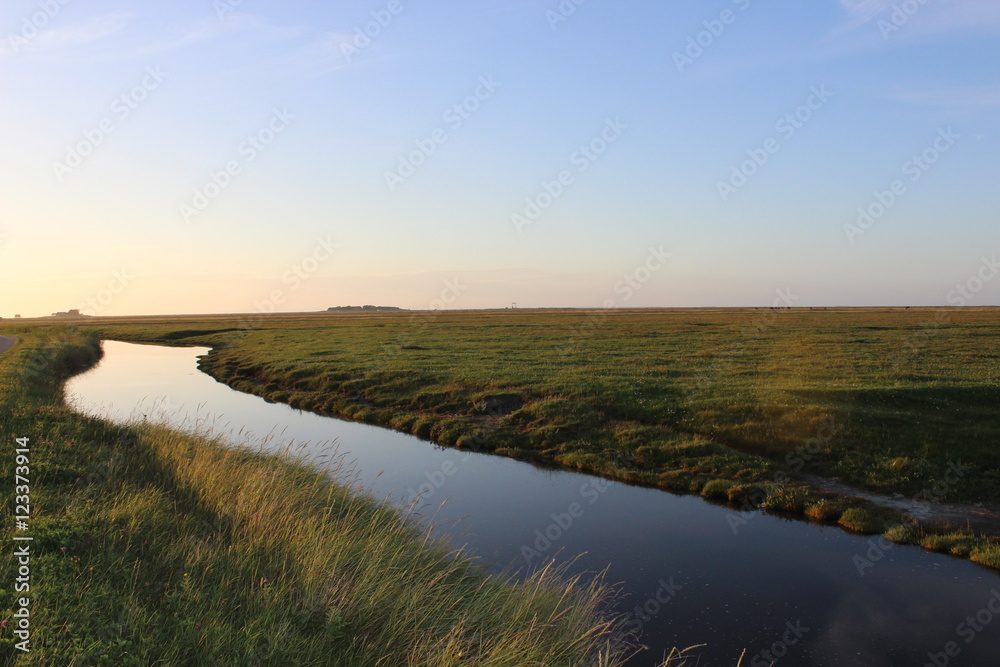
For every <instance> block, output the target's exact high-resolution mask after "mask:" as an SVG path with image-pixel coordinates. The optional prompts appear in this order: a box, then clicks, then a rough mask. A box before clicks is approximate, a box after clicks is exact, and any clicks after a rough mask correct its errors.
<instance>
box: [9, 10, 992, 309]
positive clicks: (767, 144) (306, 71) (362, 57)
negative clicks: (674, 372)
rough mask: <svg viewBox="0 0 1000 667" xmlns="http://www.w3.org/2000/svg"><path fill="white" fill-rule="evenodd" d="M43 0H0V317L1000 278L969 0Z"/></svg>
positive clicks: (692, 301) (933, 295) (667, 302)
mask: <svg viewBox="0 0 1000 667" xmlns="http://www.w3.org/2000/svg"><path fill="white" fill-rule="evenodd" d="M53 6H54V7H56V9H55V10H52V11H50V12H48V13H44V12H43V11H42V9H40V7H41V6H40V5H39V4H37V3H36V2H32V1H31V0H16V1H12V2H8V3H6V4H5V5H4V7H3V9H2V10H0V21H2V27H3V28H4V29H3V31H2V32H3V34H4V35H6V36H7V37H5V38H4V39H3V40H2V42H0V65H2V67H3V72H4V76H3V86H4V89H5V90H6V91H7V96H6V99H7V102H6V103H5V104H4V105H3V107H2V108H0V121H2V123H3V126H4V127H5V128H7V131H6V132H5V133H4V136H3V139H2V143H0V148H2V150H0V181H2V182H3V184H4V187H3V214H2V216H0V289H2V292H0V296H2V298H0V317H4V318H9V317H12V316H13V315H14V314H22V315H23V316H25V317H29V316H41V315H48V314H50V313H52V312H55V311H63V310H68V309H70V308H81V309H82V310H83V311H84V312H85V313H90V314H95V315H129V314H167V313H175V312H179V313H211V312H248V311H254V310H255V309H258V308H260V307H267V305H266V304H268V303H269V302H273V301H274V300H273V299H272V295H274V294H275V293H276V290H277V291H278V292H279V293H280V296H281V303H280V304H274V303H272V305H274V306H275V307H276V309H277V310H283V311H308V310H322V309H325V308H327V307H329V306H335V305H343V304H362V303H377V304H384V305H394V306H400V307H404V308H411V309H419V308H426V307H427V304H430V303H433V302H434V301H435V300H436V299H439V298H440V295H441V293H442V291H445V292H447V291H448V290H449V289H452V291H456V290H455V289H454V288H453V287H452V288H449V284H452V285H453V284H455V283H456V282H457V283H459V284H461V285H464V286H465V287H463V288H462V289H461V290H458V291H460V294H458V295H456V297H455V301H454V303H453V304H449V305H450V306H453V307H456V308H502V307H504V306H506V305H509V304H510V303H512V302H517V303H518V304H519V305H521V306H523V307H548V306H561V307H588V308H595V307H602V306H607V305H608V304H609V303H610V304H613V305H614V307H626V306H641V307H647V306H709V305H728V306H762V305H770V303H771V302H772V301H773V300H774V298H775V297H774V295H775V293H776V291H777V290H791V291H792V292H793V293H794V294H796V295H797V296H798V301H797V305H802V306H810V305H820V306H823V305H858V306H865V305H946V304H949V300H948V295H949V294H951V293H952V292H953V291H954V290H956V288H958V287H961V286H963V285H967V284H968V283H969V281H970V280H971V281H973V284H974V283H975V281H976V280H982V284H981V285H980V286H979V289H977V290H975V291H974V293H973V294H971V295H970V297H969V298H968V299H965V301H966V305H972V306H984V305H991V304H1000V281H992V279H991V278H990V279H986V280H983V276H982V274H980V273H979V271H980V267H981V266H983V265H984V262H985V263H986V264H987V265H989V262H990V261H991V260H993V258H994V257H995V256H996V253H997V252H998V250H1000V231H998V227H997V225H996V220H995V212H996V210H998V205H1000V191H998V189H997V188H996V187H995V186H994V184H993V180H994V176H995V173H996V169H995V159H996V155H997V153H998V149H1000V133H998V132H997V129H998V121H997V115H996V111H997V108H998V106H1000V102H998V100H1000V87H998V85H997V83H996V77H995V73H994V69H995V66H994V63H995V62H996V56H997V55H1000V54H998V51H1000V42H998V40H997V36H998V33H1000V5H998V4H997V3H995V2H992V1H985V0H969V1H968V2H963V3H927V4H923V5H920V7H919V9H918V10H917V11H915V12H914V13H912V14H908V15H906V16H905V20H903V19H901V18H900V17H899V16H898V15H896V13H895V12H894V10H893V3H891V2H888V1H887V0H878V1H877V2H867V3H859V2H855V1H854V0H840V1H837V0H824V1H822V2H815V3H803V4H801V5H793V6H789V5H782V6H774V5H769V4H767V3H757V2H750V1H749V0H734V1H732V2H729V1H722V2H719V3H716V4H713V5H711V6H706V5H705V4H704V3H700V2H694V1H693V0H692V1H689V2H682V3H667V4H663V3H655V2H640V3H630V4H628V5H622V4H620V3H617V4H616V3H586V4H582V5H580V6H578V7H577V8H576V10H575V11H573V12H572V13H569V14H566V13H565V12H563V13H562V14H561V13H560V10H559V5H558V3H555V2H537V3H533V2H529V3H519V4H516V5H510V4H509V3H500V2H492V3H485V4H483V3H479V4H474V5H462V6H456V5H455V4H454V3H445V2H434V1H430V2H422V3H412V4H411V3H408V2H404V3H402V4H401V5H400V7H401V9H400V11H399V12H398V13H395V14H391V15H390V16H391V18H390V19H386V20H384V21H383V23H385V25H380V24H378V23H372V21H373V20H374V19H373V17H372V13H371V12H372V11H373V9H372V8H370V7H361V6H357V5H350V4H349V3H348V4H347V5H343V4H342V5H330V4H329V3H322V2H316V1H309V2H301V3H295V4H294V6H289V5H287V4H283V3H279V2H274V1H269V2H255V3H237V2H231V1H223V2H217V3H214V4H213V3H210V2H204V1H199V2H179V3H168V4H152V3H151V4H147V5H144V6H135V5H134V4H131V3H122V2H117V1H110V0H103V1H102V0H98V1H96V2H89V3H66V4H64V3H55V5H53ZM377 9H378V8H375V10H377ZM40 12H42V13H43V14H44V20H43V19H40V18H39V16H42V14H40ZM372 26H375V27H372ZM657 252H658V253H660V255H661V256H663V255H669V260H665V261H656V262H653V264H655V265H656V266H655V268H651V264H649V262H650V261H651V260H650V257H651V253H652V255H655V254H656V253H657ZM449 281H450V282H449ZM108 294H111V295H112V296H113V298H107V295H108ZM260 304H264V306H261V305H260ZM951 305H954V303H952V304H951Z"/></svg>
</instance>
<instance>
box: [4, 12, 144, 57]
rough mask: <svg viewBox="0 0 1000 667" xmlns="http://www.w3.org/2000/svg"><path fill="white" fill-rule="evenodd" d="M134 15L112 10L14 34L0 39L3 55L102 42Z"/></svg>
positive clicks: (119, 29) (39, 52) (51, 51)
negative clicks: (68, 22) (76, 20)
mask: <svg viewBox="0 0 1000 667" xmlns="http://www.w3.org/2000/svg"><path fill="white" fill-rule="evenodd" d="M132 18H133V15H132V14H129V13H126V12H110V13H107V14H103V15H101V16H96V17H94V18H92V19H90V20H88V21H85V22H83V23H77V24H72V25H60V26H56V27H53V28H49V29H43V30H38V32H37V33H29V34H19V33H17V32H15V33H12V36H10V37H9V38H8V39H7V40H4V41H3V42H0V54H5V55H6V54H10V53H14V52H15V51H24V52H29V53H36V54H51V53H55V52H60V51H65V50H67V49H76V48H79V47H81V46H88V45H91V44H96V43H99V42H101V41H103V40H105V39H106V38H108V37H110V36H112V35H115V34H118V33H120V32H122V31H123V30H124V29H125V28H127V27H128V25H129V23H130V22H131V20H132Z"/></svg>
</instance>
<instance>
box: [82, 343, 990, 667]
mask: <svg viewBox="0 0 1000 667" xmlns="http://www.w3.org/2000/svg"><path fill="white" fill-rule="evenodd" d="M104 349H105V353H106V356H105V358H104V360H103V361H102V362H101V364H100V365H99V366H98V367H97V368H96V369H94V370H92V371H90V372H88V373H85V374H84V375H81V376H79V377H77V378H75V379H73V380H72V381H71V382H70V384H69V387H68V389H69V393H70V396H71V398H70V402H71V404H72V405H73V406H74V407H75V408H76V409H78V410H80V411H82V412H86V413H89V414H100V415H111V416H113V417H114V418H115V419H117V420H127V419H133V418H140V419H141V418H143V416H144V415H145V417H146V418H148V419H151V420H153V419H155V420H166V421H168V422H169V423H171V424H174V425H179V426H183V427H185V428H188V429H192V428H195V427H196V426H197V427H198V428H202V429H204V428H208V427H212V428H214V430H215V431H216V432H226V433H229V434H230V435H229V437H230V439H231V440H232V441H233V442H234V443H243V444H246V445H247V446H252V447H259V446H261V442H264V447H265V448H267V449H279V448H282V447H285V446H288V445H292V446H293V447H294V452H295V453H296V454H297V455H302V456H305V457H311V458H315V457H318V456H329V457H331V465H335V464H334V457H333V456H332V452H333V449H334V447H333V445H332V443H333V442H334V441H336V443H337V447H338V448H339V452H340V454H341V455H342V456H343V458H344V460H348V461H352V462H353V470H354V474H355V475H356V480H357V482H358V483H359V484H361V485H362V486H363V487H364V488H366V489H367V490H368V491H370V492H371V493H372V494H373V495H375V496H377V497H379V498H386V499H387V501H388V502H389V503H391V504H393V505H404V504H411V503H412V497H413V495H414V494H415V493H420V492H421V491H422V492H423V496H422V497H421V499H419V500H418V501H417V502H421V501H425V503H426V504H425V505H424V506H423V507H421V508H420V509H419V511H420V513H422V514H424V515H425V516H427V517H428V520H431V521H433V522H434V523H435V524H438V525H439V526H440V530H442V531H447V532H448V533H449V534H450V535H451V538H450V539H452V541H454V542H456V543H458V544H464V545H467V546H468V548H469V550H470V551H471V552H472V553H474V554H476V555H477V556H479V557H480V558H483V559H485V560H486V561H487V562H489V563H491V564H493V565H494V566H495V567H496V568H497V569H503V568H505V567H510V568H516V569H517V570H518V571H520V572H524V571H526V570H527V568H529V567H530V566H533V565H535V564H536V563H538V562H539V561H540V560H541V557H542V556H553V555H558V558H559V560H561V561H568V560H570V559H571V558H573V557H577V556H579V557H578V558H577V559H576V560H575V562H574V563H573V565H572V571H574V572H580V571H586V572H595V571H601V570H604V569H605V568H606V569H607V571H608V578H609V580H610V581H612V582H621V584H622V589H623V591H624V593H625V594H626V595H627V596H628V597H627V598H626V599H625V600H624V601H623V602H622V603H621V604H619V605H618V606H619V608H620V610H621V611H622V612H623V613H625V612H630V613H632V616H631V619H630V626H631V629H633V630H639V631H641V637H642V640H643V642H644V643H645V644H646V645H648V646H649V647H650V650H649V651H647V652H645V653H643V654H642V655H640V656H638V657H637V658H636V659H635V660H634V662H633V664H635V665H652V664H655V662H656V660H655V659H656V658H659V657H662V655H663V653H664V652H665V651H667V650H668V649H669V648H670V647H673V646H678V647H682V648H683V647H687V646H691V645H695V644H706V646H705V647H704V648H702V649H699V652H698V654H699V655H700V656H701V662H700V663H699V664H701V665H706V666H709V665H711V666H718V667H733V666H734V665H736V663H737V661H738V659H739V657H740V655H741V653H742V652H743V651H744V650H746V656H745V658H744V661H743V665H744V667H747V666H749V667H760V666H762V665H768V664H771V663H772V662H773V664H776V665H822V666H830V667H833V666H838V667H839V666H843V665H873V666H874V665H878V666H883V665H884V666H888V665H915V666H918V667H920V666H923V665H935V666H936V667H941V666H943V665H976V666H995V665H1000V576H998V575H997V574H995V573H993V572H992V571H988V570H985V569H983V568H980V567H978V566H976V565H973V564H971V563H969V562H966V561H961V560H956V559H952V558H949V557H946V556H942V555H938V554H934V553H930V552H927V551H924V550H921V549H917V548H914V547H902V546H890V547H888V548H883V547H880V546H879V545H878V544H877V543H876V544H874V545H873V544H872V542H871V541H870V540H871V538H866V537H859V536H855V535H849V534H847V533H845V532H843V531H841V530H839V529H836V528H830V527H820V526H814V525H811V524H808V523H804V522H797V521H788V520H784V519H781V518H777V517H773V516H767V515H763V514H760V513H753V514H750V515H747V516H745V517H739V516H738V515H736V514H734V512H733V511H732V510H729V509H727V508H725V507H719V506H716V505H712V504H709V503H706V502H704V501H702V500H701V499H699V498H697V497H690V496H675V495H672V494H669V493H665V492H662V491H657V490H653V489H643V488H637V487H630V486H627V485H624V484H619V483H616V482H607V481H605V480H601V479H598V478H594V477H590V476H587V475H581V474H576V473H571V472H562V471H551V470H542V469H539V468H536V467H534V466H531V465H529V464H526V463H520V462H517V461H513V460H510V459H505V458H500V457H493V456H486V455H480V454H474V453H466V452H460V451H457V450H453V449H442V448H440V447H436V446H434V445H432V444H430V443H428V442H425V441H422V440H419V439H417V438H415V437H412V436H408V435H404V434H400V433H395V432H392V431H387V430H385V429H380V428H376V427H371V426H365V425H361V424H355V423H351V422H344V421H340V420H337V419H332V418H328V417H320V416H317V415H313V414H310V413H304V412H301V411H298V410H294V409H292V408H290V407H288V406H285V405H277V404H271V403H267V402H266V401H264V400H263V399H260V398H257V397H255V396H250V395H247V394H241V393H239V392H236V391H233V390H232V389H230V388H229V387H227V386H225V385H223V384H220V383H218V382H216V381H215V380H213V379H212V378H211V377H209V376H207V375H205V374H203V373H201V372H200V371H198V370H197V368H196V357H197V355H199V354H205V353H206V352H207V350H206V349H204V348H183V349H178V348H164V347H155V346H140V345H130V344H126V343H117V342H106V343H105V344H104ZM342 463H343V462H341V464H342ZM445 500H447V502H445V503H444V504H443V506H442V505H441V503H442V502H443V501H445ZM734 526H735V530H734ZM581 554H582V555H581ZM859 557H860V558H862V559H865V560H867V562H869V563H871V565H872V566H871V567H865V568H864V574H863V575H862V574H861V573H859V568H858V562H859V560H858V558H859ZM529 561H530V565H529ZM991 600H992V602H991ZM636 607H640V609H639V610H638V613H636V611H635V610H636ZM968 617H972V619H971V620H972V622H971V623H969V621H968V620H967V618H968ZM948 650H950V651H951V653H952V654H953V655H952V656H949V655H947V651H948ZM764 651H768V652H770V655H765V654H764V653H763V652H764Z"/></svg>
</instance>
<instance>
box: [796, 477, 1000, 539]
mask: <svg viewBox="0 0 1000 667" xmlns="http://www.w3.org/2000/svg"><path fill="white" fill-rule="evenodd" d="M802 477H803V479H804V480H805V481H806V482H808V483H809V484H812V485H813V486H815V487H817V488H820V489H823V490H824V491H830V492H831V493H836V494H839V495H842V496H853V497H855V498H863V499H864V500H867V501H868V502H870V503H872V504H874V505H880V506H881V507H888V508H890V509H894V510H898V511H900V512H905V513H906V514H909V515H910V516H912V517H913V518H914V519H916V520H917V521H919V522H920V523H921V524H923V525H934V524H939V523H949V524H952V525H954V526H955V527H956V528H965V527H966V526H971V527H972V529H973V530H975V531H977V532H981V533H985V534H987V535H1000V504H997V503H936V502H930V501H928V500H918V499H916V498H907V497H906V496H904V495H902V494H899V493H896V494H893V495H891V496H887V495H885V494H882V493H876V492H874V491H866V490H864V489H859V488H856V487H853V486H849V485H847V484H844V483H843V482H841V481H839V480H836V479H828V478H826V477H819V476H818V475H803V476H802Z"/></svg>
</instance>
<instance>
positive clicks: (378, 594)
mask: <svg viewBox="0 0 1000 667" xmlns="http://www.w3.org/2000/svg"><path fill="white" fill-rule="evenodd" d="M20 335H21V337H22V338H23V341H22V342H21V344H19V345H17V346H15V347H14V348H13V349H11V350H9V351H8V352H6V353H4V354H2V355H0V434H2V438H3V442H4V443H6V444H7V449H8V451H12V449H13V440H14V438H16V437H28V438H30V439H31V466H30V467H31V475H30V479H31V502H32V518H31V521H30V525H31V528H30V534H31V535H32V536H34V542H32V543H31V544H32V546H31V550H32V558H31V577H32V578H31V591H30V596H31V598H32V600H33V601H32V603H31V606H30V610H31V617H30V620H31V628H32V632H33V634H32V652H31V653H30V654H29V655H27V656H21V658H20V659H19V661H18V664H36V665H56V664H58V665H116V666H117V665H154V664H156V665H171V666H176V665H318V664H324V665H326V664H329V665H343V666H354V665H357V666H362V665H364V666H369V665H434V666H441V667H444V666H448V665H482V666H493V665H495V666H500V665H505V666H507V665H509V666H511V667H513V666H516V665H538V666H542V665H566V666H567V667H568V666H570V665H580V664H586V663H588V662H591V661H593V662H594V664H597V663H598V661H600V664H602V665H603V664H606V665H614V664H620V660H619V658H617V657H616V658H608V657H607V656H605V657H604V658H599V657H598V652H599V650H600V649H601V647H602V645H605V644H606V643H607V640H608V638H609V637H610V636H611V634H612V633H613V632H614V631H615V629H616V628H615V625H614V624H613V623H612V622H611V621H609V620H607V619H606V618H605V617H604V616H603V615H602V610H603V609H605V608H606V607H605V605H606V603H607V592H606V590H605V589H603V588H601V587H600V586H599V585H598V584H596V583H593V582H590V583H586V582H583V581H581V580H567V579H565V578H561V577H559V576H557V575H556V574H555V573H553V572H552V571H551V570H544V571H541V572H539V573H537V574H536V575H534V576H532V577H531V578H530V579H528V580H527V581H526V582H523V583H515V582H513V581H512V580H508V579H505V578H502V577H490V576H488V575H487V574H486V573H485V572H484V571H483V570H482V569H481V568H480V567H479V566H478V565H477V564H476V563H475V562H474V561H473V560H471V559H470V558H468V557H467V556H465V555H462V554H454V553H449V552H448V550H447V549H446V548H445V547H444V545H441V544H437V543H434V542H431V541H429V540H428V538H427V536H426V534H424V532H423V531H422V530H419V529H418V528H416V527H414V526H412V525H410V524H408V523H407V522H405V521H403V520H402V519H401V518H400V516H399V515H397V514H396V513H395V512H393V511H391V510H389V509H387V508H385V507H382V506H380V505H378V504H377V503H375V502H373V501H372V500H370V499H368V498H365V497H362V496H359V495H357V494H356V493H354V492H352V491H350V490H348V488H347V487H345V486H341V485H339V484H337V483H335V482H331V481H329V480H328V479H327V478H326V477H325V476H324V475H323V474H321V473H320V472H318V471H317V470H314V469H312V468H310V467H309V466H303V465H299V464H292V463H289V462H288V461H287V460H285V459H283V458H281V457H274V456H260V455H255V454H252V453H248V452H246V451H239V450H234V449H227V448H225V447H223V446H220V445H217V444H216V443H213V442H210V441H206V440H204V439H200V438H196V437H191V436H187V435H182V434H179V433H176V432H172V431H169V430H166V429H164V428H161V427H150V426H141V425H140V426H135V427H123V426H116V425H114V424H111V423H108V422H105V421H101V420H95V419H89V418H85V417H81V416H78V415H76V414H74V413H71V412H70V411H69V410H68V408H66V407H65V406H64V404H63V401H62V384H61V382H62V380H63V379H64V378H65V377H67V376H68V375H69V374H71V373H72V372H75V371H77V370H79V369H82V368H84V367H86V366H88V365H90V364H92V363H93V362H94V361H95V360H96V358H97V357H98V355H99V348H98V347H97V343H96V340H95V339H92V338H87V337H85V336H80V335H78V334H74V333H72V332H66V331H62V332H60V331H59V330H58V329H41V328H40V329H31V330H29V331H25V330H22V333H21V334H20ZM6 465H7V466H8V467H7V468H5V469H7V470H8V472H9V473H11V474H10V475H9V477H8V479H12V477H13V475H12V472H13V471H12V470H10V466H12V465H13V455H12V454H11V455H10V456H8V463H7V464H6ZM2 499H3V500H2V501H0V510H2V513H3V515H4V516H6V517H8V518H9V517H10V516H11V515H12V514H13V507H12V505H11V502H12V495H11V494H10V493H3V494H2ZM10 524H11V522H10V521H5V522H4V523H3V526H4V527H3V528H2V529H0V539H2V540H4V541H5V543H7V544H12V541H11V539H12V537H13V530H12V526H11V525H10ZM14 560H15V559H13V558H5V559H3V566H2V568H0V569H2V570H3V571H2V573H0V587H2V589H0V590H2V597H3V598H4V599H5V600H8V601H11V600H13V598H14V593H13V591H12V590H11V589H12V587H13V583H12V582H13V581H14V577H15V572H14V569H13V568H14V565H13V563H14ZM7 604H9V602H8V603H7ZM2 616H3V618H4V619H6V620H8V621H11V620H12V619H11V611H9V610H8V611H7V612H6V613H5V614H3V615H2ZM13 654H14V648H13V643H12V641H11V639H10V631H9V630H8V631H5V633H4V639H3V640H2V641H0V657H2V658H3V659H10V657H11V656H12V655H13Z"/></svg>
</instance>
